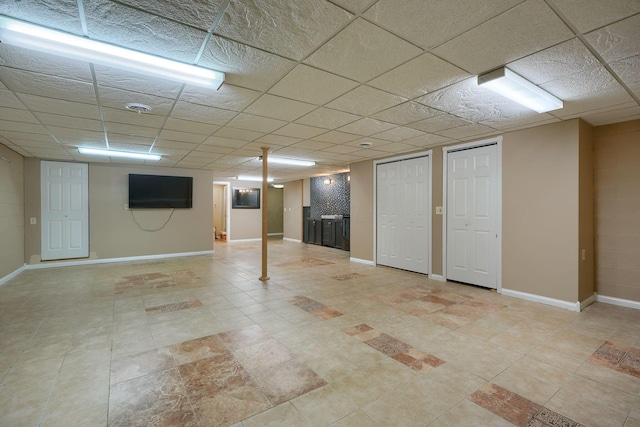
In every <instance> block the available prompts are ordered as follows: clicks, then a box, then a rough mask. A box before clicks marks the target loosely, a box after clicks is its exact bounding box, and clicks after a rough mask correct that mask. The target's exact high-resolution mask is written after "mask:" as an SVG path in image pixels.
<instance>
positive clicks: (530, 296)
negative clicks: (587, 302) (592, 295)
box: [500, 288, 580, 312]
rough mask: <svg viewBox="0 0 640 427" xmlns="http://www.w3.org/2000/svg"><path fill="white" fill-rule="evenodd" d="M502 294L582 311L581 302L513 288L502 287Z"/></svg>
mask: <svg viewBox="0 0 640 427" xmlns="http://www.w3.org/2000/svg"><path fill="white" fill-rule="evenodd" d="M500 293H501V294H502V295H506V296H509V297H514V298H520V299H523V300H527V301H533V302H539V303H541V304H546V305H552V306H554V307H559V308H564V309H566V310H571V311H577V312H579V311H580V302H570V301H563V300H560V299H555V298H549V297H544V296H542V295H536V294H529V293H527V292H520V291H514V290H511V289H505V288H502V290H501V291H500Z"/></svg>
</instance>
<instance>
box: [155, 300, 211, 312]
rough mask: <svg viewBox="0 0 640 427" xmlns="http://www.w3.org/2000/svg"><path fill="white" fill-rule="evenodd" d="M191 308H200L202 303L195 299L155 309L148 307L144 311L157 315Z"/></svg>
mask: <svg viewBox="0 0 640 427" xmlns="http://www.w3.org/2000/svg"><path fill="white" fill-rule="evenodd" d="M193 307H202V303H201V302H200V301H198V300H197V299H193V300H189V301H181V302H174V303H171V304H164V305H159V306H156V307H149V308H147V309H145V311H146V312H147V313H149V314H157V313H169V312H172V311H178V310H186V309H189V308H193Z"/></svg>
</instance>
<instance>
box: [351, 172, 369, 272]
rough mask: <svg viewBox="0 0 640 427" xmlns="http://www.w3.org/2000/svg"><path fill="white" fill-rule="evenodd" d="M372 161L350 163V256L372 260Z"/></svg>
mask: <svg viewBox="0 0 640 427" xmlns="http://www.w3.org/2000/svg"><path fill="white" fill-rule="evenodd" d="M373 192H374V188H373V161H372V160H366V161H364V162H358V163H353V164H352V165H351V207H350V210H351V258H355V259H359V260H365V261H373V250H374V248H373V232H374V230H373V212H374V206H373Z"/></svg>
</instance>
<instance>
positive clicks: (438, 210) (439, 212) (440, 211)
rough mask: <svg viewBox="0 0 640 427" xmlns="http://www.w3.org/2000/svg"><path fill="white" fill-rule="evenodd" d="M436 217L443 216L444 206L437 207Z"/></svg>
mask: <svg viewBox="0 0 640 427" xmlns="http://www.w3.org/2000/svg"><path fill="white" fill-rule="evenodd" d="M436 215H442V206H436Z"/></svg>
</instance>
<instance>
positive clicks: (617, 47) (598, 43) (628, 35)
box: [585, 14, 640, 62]
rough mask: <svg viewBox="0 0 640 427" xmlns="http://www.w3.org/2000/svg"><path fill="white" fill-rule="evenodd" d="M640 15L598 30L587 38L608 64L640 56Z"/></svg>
mask: <svg viewBox="0 0 640 427" xmlns="http://www.w3.org/2000/svg"><path fill="white" fill-rule="evenodd" d="M638 28H640V14H638V15H636V16H632V17H631V18H627V19H625V20H624V21H620V22H616V23H615V24H612V25H609V26H607V27H604V28H601V29H599V30H596V31H594V32H592V33H589V34H587V35H586V36H585V37H586V39H587V41H589V43H591V45H592V46H593V47H594V48H595V49H596V51H598V53H599V54H600V55H601V56H602V58H604V60H605V61H607V62H614V61H618V60H620V59H625V58H629V57H631V56H636V55H639V54H640V31H638Z"/></svg>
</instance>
